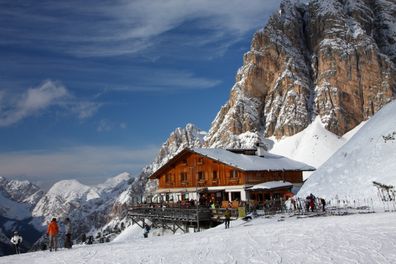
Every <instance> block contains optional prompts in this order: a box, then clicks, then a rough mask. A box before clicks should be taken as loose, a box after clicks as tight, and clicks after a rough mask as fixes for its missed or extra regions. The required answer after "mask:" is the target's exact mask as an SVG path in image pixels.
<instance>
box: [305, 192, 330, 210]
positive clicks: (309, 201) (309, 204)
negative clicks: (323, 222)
mask: <svg viewBox="0 0 396 264" xmlns="http://www.w3.org/2000/svg"><path fill="white" fill-rule="evenodd" d="M315 201H316V197H315V196H314V195H313V194H312V193H311V194H310V195H308V196H307V197H306V198H305V207H306V208H305V209H306V211H307V212H309V210H311V211H312V212H313V211H314V210H315V209H316V208H315V207H316V203H315ZM318 202H320V205H321V207H322V211H323V212H324V211H326V200H325V199H324V198H319V199H318Z"/></svg>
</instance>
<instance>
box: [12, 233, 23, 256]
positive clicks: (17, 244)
mask: <svg viewBox="0 0 396 264" xmlns="http://www.w3.org/2000/svg"><path fill="white" fill-rule="evenodd" d="M11 243H12V244H13V245H14V248H15V254H20V253H21V249H20V245H21V244H22V237H21V236H20V235H19V234H18V232H17V231H15V232H14V236H13V237H12V238H11Z"/></svg>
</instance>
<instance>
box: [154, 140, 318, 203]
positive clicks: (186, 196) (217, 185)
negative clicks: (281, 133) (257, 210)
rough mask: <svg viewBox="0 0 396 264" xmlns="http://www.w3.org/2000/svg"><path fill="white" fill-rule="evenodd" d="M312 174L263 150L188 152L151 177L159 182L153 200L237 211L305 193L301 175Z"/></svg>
mask: <svg viewBox="0 0 396 264" xmlns="http://www.w3.org/2000/svg"><path fill="white" fill-rule="evenodd" d="M312 170H315V168H313V167H311V166H309V165H307V164H304V163H302V162H297V161H294V160H291V159H288V158H286V157H283V156H279V155H274V154H270V153H268V152H266V151H264V150H263V149H261V148H258V149H257V150H256V149H248V150H226V149H213V148H212V149H210V148H208V149H205V148H186V149H184V150H183V151H181V152H180V153H179V154H177V155H176V156H175V157H173V158H172V159H171V160H169V161H168V162H167V163H166V164H165V165H163V166H162V167H161V168H159V169H158V170H157V171H156V172H154V173H153V174H152V175H151V176H150V180H157V181H158V189H157V191H156V194H155V195H153V197H152V198H153V199H154V200H157V201H168V202H179V203H182V204H183V203H184V202H188V201H190V200H191V199H193V200H199V201H200V203H201V204H202V203H208V204H209V203H211V202H214V203H215V204H216V205H217V207H227V206H228V204H229V202H231V205H233V207H237V206H238V203H239V202H248V201H249V202H253V203H254V202H263V201H265V200H271V199H276V198H287V197H288V196H291V195H292V190H293V188H299V187H301V185H302V183H303V175H302V173H303V171H312ZM264 183H266V184H264ZM263 184H264V185H263ZM198 198H199V199H198ZM233 201H234V204H232V202H233ZM235 201H238V203H236V202H235Z"/></svg>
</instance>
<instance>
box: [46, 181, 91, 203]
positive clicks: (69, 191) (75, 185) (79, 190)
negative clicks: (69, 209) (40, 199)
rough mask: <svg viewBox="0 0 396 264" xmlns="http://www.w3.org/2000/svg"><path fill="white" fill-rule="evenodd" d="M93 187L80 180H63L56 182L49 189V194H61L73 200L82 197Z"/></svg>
mask: <svg viewBox="0 0 396 264" xmlns="http://www.w3.org/2000/svg"><path fill="white" fill-rule="evenodd" d="M90 188H91V187H89V186H87V185H84V184H82V183H80V182H79V181H77V180H75V179H72V180H62V181H59V182H57V183H55V184H54V185H53V186H52V187H51V188H50V189H49V191H48V193H47V196H51V195H55V196H61V197H63V198H65V199H66V200H73V199H76V198H81V197H82V196H83V195H85V194H86V193H88V192H89V190H90Z"/></svg>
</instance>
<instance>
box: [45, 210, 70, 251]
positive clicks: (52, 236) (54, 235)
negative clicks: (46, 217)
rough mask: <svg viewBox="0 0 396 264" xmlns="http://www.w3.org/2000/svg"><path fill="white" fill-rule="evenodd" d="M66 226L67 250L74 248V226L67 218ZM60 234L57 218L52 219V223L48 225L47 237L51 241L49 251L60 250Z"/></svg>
mask: <svg viewBox="0 0 396 264" xmlns="http://www.w3.org/2000/svg"><path fill="white" fill-rule="evenodd" d="M64 225H65V244H64V246H65V248H68V249H71V248H72V245H73V243H72V240H71V235H72V225H71V221H70V219H69V218H68V217H67V218H66V219H65V221H64ZM58 234H59V226H58V222H57V220H56V218H55V217H54V218H52V220H51V222H50V223H49V224H48V228H47V235H48V239H49V250H50V251H52V250H55V251H57V250H58Z"/></svg>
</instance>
